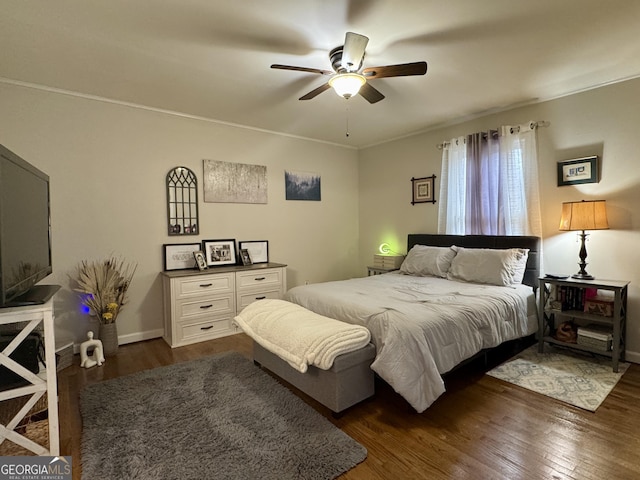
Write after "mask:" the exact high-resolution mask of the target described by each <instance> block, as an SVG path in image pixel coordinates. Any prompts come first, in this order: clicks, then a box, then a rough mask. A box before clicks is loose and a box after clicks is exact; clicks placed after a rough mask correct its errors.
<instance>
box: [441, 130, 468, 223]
mask: <svg viewBox="0 0 640 480" xmlns="http://www.w3.org/2000/svg"><path fill="white" fill-rule="evenodd" d="M466 152H467V141H466V139H465V137H458V138H452V139H451V140H450V141H449V142H445V144H444V146H443V148H442V173H441V175H440V202H439V207H438V233H451V234H456V235H463V234H464V222H465V213H464V210H465V207H464V206H465V202H466V200H465V198H466V189H467V184H466V180H465V179H466V177H467V173H466V172H467V153H466Z"/></svg>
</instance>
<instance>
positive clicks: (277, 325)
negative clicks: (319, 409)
mask: <svg viewBox="0 0 640 480" xmlns="http://www.w3.org/2000/svg"><path fill="white" fill-rule="evenodd" d="M234 322H235V323H236V324H237V325H238V326H239V327H240V328H242V330H243V331H244V333H246V334H247V335H249V336H250V337H251V338H252V339H254V340H255V341H256V342H258V343H259V344H260V345H262V346H263V347H264V348H266V349H267V350H269V351H270V352H271V353H275V354H276V355H278V356H279V357H280V358H282V359H283V360H286V361H287V362H288V363H289V365H291V367H293V368H295V369H296V370H298V371H299V372H300V373H305V372H306V371H307V368H308V367H309V365H315V366H316V367H318V368H321V369H322V370H328V369H330V368H331V366H332V365H333V361H334V360H335V359H336V357H337V356H339V355H342V354H343V353H347V352H351V351H354V350H359V349H361V348H363V347H365V346H367V345H368V344H369V341H370V339H371V334H370V332H369V330H368V329H367V328H366V327H363V326H362V325H353V324H347V323H345V322H340V321H338V320H335V319H333V318H328V317H325V316H323V315H318V314H317V313H314V312H312V311H310V310H307V309H306V308H303V307H301V306H300V305H296V304H295V303H291V302H285V301H284V300H277V299H274V298H273V299H272V298H265V299H264V300H260V301H259V302H253V303H252V304H250V305H248V306H247V307H246V308H244V309H243V310H242V312H240V313H239V314H238V316H237V317H235V319H234Z"/></svg>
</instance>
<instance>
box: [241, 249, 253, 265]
mask: <svg viewBox="0 0 640 480" xmlns="http://www.w3.org/2000/svg"><path fill="white" fill-rule="evenodd" d="M240 260H242V265H245V266H246V265H251V264H252V263H253V262H252V261H251V254H250V253H249V250H247V249H246V248H241V249H240Z"/></svg>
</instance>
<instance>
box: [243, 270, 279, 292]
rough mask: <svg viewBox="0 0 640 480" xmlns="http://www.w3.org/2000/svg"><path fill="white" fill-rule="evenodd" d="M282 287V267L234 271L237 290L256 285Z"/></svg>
mask: <svg viewBox="0 0 640 480" xmlns="http://www.w3.org/2000/svg"><path fill="white" fill-rule="evenodd" d="M274 285H275V286H277V287H278V288H282V269H280V268H270V269H266V270H257V271H255V270H254V271H248V272H238V273H236V287H237V289H238V290H243V289H254V288H256V287H264V288H271V287H273V286H274Z"/></svg>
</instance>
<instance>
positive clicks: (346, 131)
mask: <svg viewBox="0 0 640 480" xmlns="http://www.w3.org/2000/svg"><path fill="white" fill-rule="evenodd" d="M345 120H346V126H345V136H346V137H347V138H349V105H348V104H347V108H346V109H345Z"/></svg>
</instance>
